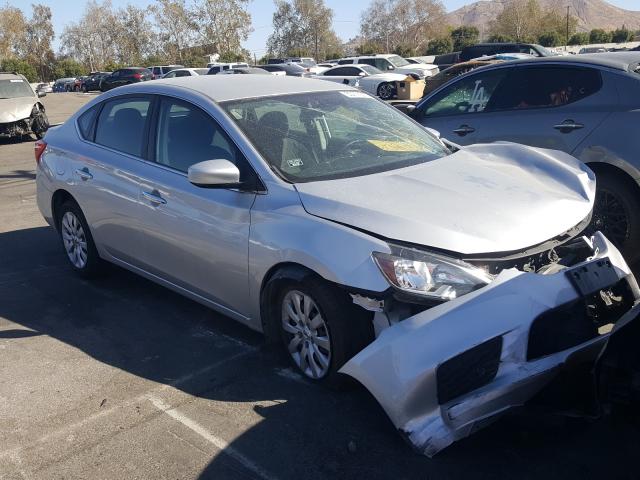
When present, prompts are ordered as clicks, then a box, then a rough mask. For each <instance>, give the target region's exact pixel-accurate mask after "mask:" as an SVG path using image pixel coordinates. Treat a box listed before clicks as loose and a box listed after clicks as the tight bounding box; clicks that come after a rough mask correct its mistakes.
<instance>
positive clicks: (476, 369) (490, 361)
mask: <svg viewBox="0 0 640 480" xmlns="http://www.w3.org/2000/svg"><path fill="white" fill-rule="evenodd" d="M501 353H502V337H496V338H493V339H491V340H489V341H486V342H484V343H481V344H480V345H477V346H475V347H473V348H471V349H469V350H467V351H466V352H463V353H461V354H459V355H456V356H455V357H453V358H450V359H449V360H447V361H446V362H443V363H442V364H440V366H439V367H438V370H437V371H436V380H437V384H438V403H439V404H441V405H442V404H444V403H447V402H449V401H451V400H453V399H454V398H457V397H459V396H461V395H464V394H465V393H469V392H471V391H473V390H475V389H477V388H480V387H482V386H483V385H486V384H488V383H489V382H491V381H492V380H493V379H494V378H495V376H496V374H497V373H498V367H499V365H500V355H501Z"/></svg>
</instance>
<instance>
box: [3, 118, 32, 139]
mask: <svg viewBox="0 0 640 480" xmlns="http://www.w3.org/2000/svg"><path fill="white" fill-rule="evenodd" d="M30 133H31V119H30V118H24V119H22V120H18V121H17V122H9V123H0V138H16V137H21V136H23V135H29V134H30Z"/></svg>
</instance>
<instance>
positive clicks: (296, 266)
mask: <svg viewBox="0 0 640 480" xmlns="http://www.w3.org/2000/svg"><path fill="white" fill-rule="evenodd" d="M309 276H313V277H316V278H319V279H322V280H325V281H326V279H324V278H323V277H322V276H321V275H319V274H318V273H317V272H315V271H313V270H311V269H310V268H309V267H305V266H304V265H302V264H300V263H295V262H281V263H278V264H276V265H273V266H272V267H271V268H270V269H269V270H268V271H267V273H266V274H265V276H264V277H263V279H262V283H261V285H260V321H261V323H262V331H263V333H264V336H265V338H266V340H267V342H268V343H276V342H277V341H278V339H279V335H280V333H279V329H278V328H279V327H278V324H277V322H276V321H275V319H276V316H277V315H276V311H275V310H276V309H277V308H278V305H276V302H275V296H276V295H277V293H278V288H279V286H280V285H282V284H283V283H284V282H286V281H289V280H293V281H297V282H301V281H302V280H304V279H305V278H307V277H309Z"/></svg>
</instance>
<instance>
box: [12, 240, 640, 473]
mask: <svg viewBox="0 0 640 480" xmlns="http://www.w3.org/2000/svg"><path fill="white" fill-rule="evenodd" d="M0 252H2V256H0V317H2V318H6V319H8V320H9V321H11V322H13V323H15V324H17V325H19V326H21V327H22V328H24V329H27V330H20V329H15V330H19V331H27V332H30V333H29V334H33V335H48V336H50V337H52V338H55V339H57V340H59V341H61V342H64V343H66V344H68V345H70V346H73V347H74V348H77V349H79V350H81V351H83V352H84V353H86V354H87V355H89V356H90V357H92V358H94V359H96V360H98V361H100V362H103V363H105V364H108V365H111V366H113V367H115V368H118V369H120V370H122V371H125V372H128V373H130V374H132V375H136V376H138V377H140V378H144V379H148V380H152V381H154V382H157V383H158V384H164V385H167V384H169V385H173V386H175V387H176V388H178V389H180V390H182V391H184V392H185V393H188V394H190V395H193V396H194V397H196V398H198V399H203V400H205V401H206V400H215V401H217V402H239V403H242V402H262V403H263V404H266V405H268V406H264V405H263V406H257V405H255V406H253V411H254V412H255V413H257V414H258V415H259V416H260V417H261V418H262V420H261V421H259V422H258V423H256V424H255V425H254V426H253V427H252V428H250V429H248V430H246V431H245V432H243V433H242V434H241V435H239V436H237V437H235V439H234V440H233V441H232V442H231V444H230V446H229V449H232V450H233V452H240V453H241V454H242V455H244V456H245V457H247V458H250V459H251V461H252V462H253V463H254V464H256V465H259V466H260V468H261V469H262V470H263V471H264V472H268V473H269V474H270V476H272V477H274V478H308V479H313V478H368V479H372V478H398V479H403V478H417V477H418V478H427V477H430V478H431V477H432V478H447V479H450V478H465V479H467V478H469V477H472V478H520V479H524V478H542V477H544V478H575V477H577V476H580V477H583V478H633V472H636V473H637V472H638V470H637V469H636V467H635V462H636V457H637V451H638V449H639V448H640V435H638V433H639V429H638V428H637V426H636V425H632V424H630V423H629V422H626V421H618V420H616V419H604V420H601V421H598V422H595V423H593V424H588V423H582V422H579V423H577V424H575V425H574V424H570V423H567V422H566V421H565V420H564V419H560V418H559V417H551V416H538V415H531V414H525V415H523V414H520V413H518V412H516V413H515V414H513V415H509V416H506V417H504V418H503V419H502V420H501V421H499V422H497V423H495V424H493V425H491V426H490V427H488V428H487V429H485V430H483V431H481V432H479V433H477V434H475V435H473V436H472V437H470V438H469V439H466V440H463V441H461V442H459V443H458V444H456V445H454V446H452V447H451V448H449V449H447V450H445V451H443V452H442V453H440V454H439V455H438V456H436V457H435V458H434V459H427V458H426V457H423V456H420V455H418V454H416V453H414V452H412V451H411V449H410V448H409V447H408V446H407V445H406V444H405V443H404V442H403V441H402V439H401V438H400V435H398V434H397V433H396V432H395V429H394V427H393V426H392V424H391V423H390V422H389V421H388V419H387V417H386V415H385V414H384V412H383V411H382V409H381V408H380V407H379V405H378V404H377V403H376V401H375V400H374V399H373V398H372V397H371V396H370V395H369V394H368V392H367V391H366V390H365V389H363V388H355V389H354V390H352V391H350V392H346V393H337V392H332V391H328V390H325V389H323V388H320V387H318V386H316V385H311V384H308V383H307V382H306V381H304V380H302V379H301V378H299V377H297V376H296V375H295V374H291V372H292V371H291V370H289V369H288V366H287V363H286V362H285V361H284V359H283V358H282V357H281V356H280V355H278V354H277V353H274V351H273V350H272V349H270V348H267V347H265V346H264V344H263V341H262V337H261V335H259V334H257V333H255V332H253V331H251V330H249V329H248V328H246V327H243V326H241V325H239V324H238V323H236V322H234V321H233V320H231V319H229V318H226V317H224V316H222V315H219V314H217V313H215V312H212V311H211V310H209V309H207V308H205V307H203V306H201V305H199V304H197V303H195V302H192V301H190V300H188V299H185V298H184V297H181V296H180V295H177V294H174V293H173V292H171V291H169V290H167V289H165V288H163V287H160V286H158V285H155V284H153V283H152V282H149V281H147V280H145V279H143V278H140V277H138V276H136V275H134V274H132V273H129V272H127V271H124V270H121V269H119V268H116V267H113V268H110V269H109V271H108V272H107V274H106V275H104V276H103V277H101V278H98V279H96V280H92V281H87V280H83V279H81V278H79V277H78V276H77V275H75V274H74V272H72V270H71V268H70V267H68V266H67V263H66V259H65V258H64V253H63V251H62V248H61V247H60V245H59V241H58V238H57V235H56V233H55V232H54V230H53V229H51V228H49V227H40V228H30V229H25V230H17V231H12V232H7V233H0ZM9 332H11V331H9ZM5 335H8V336H9V337H11V335H15V336H14V337H13V340H12V341H16V342H19V341H27V339H26V338H25V337H22V338H21V337H20V335H21V334H11V333H8V334H6V333H5ZM24 335H27V334H24ZM0 338H1V337H0ZM5 338H6V337H5ZM230 357H234V358H235V359H234V360H230V361H228V362H226V363H224V361H225V359H228V358H230ZM221 362H222V363H221ZM218 364H220V365H221V367H220V368H215V369H211V370H207V369H208V368H209V367H210V366H212V365H218ZM194 372H206V373H204V374H201V375H195V376H193V377H189V376H190V375H191V374H193V373H194ZM180 379H187V380H182V381H181V380H180ZM198 405H199V406H200V407H201V409H203V411H202V415H203V416H204V417H205V420H206V416H207V415H220V414H219V413H216V410H215V409H214V410H212V411H211V412H209V410H208V409H207V403H206V402H205V403H203V404H202V405H200V404H198ZM207 412H209V413H207ZM217 412H219V409H218V410H217ZM213 433H214V434H218V432H213ZM211 458H212V460H211V461H210V463H209V465H208V466H207V467H206V468H205V469H204V471H203V472H202V473H201V476H200V478H202V479H205V478H206V479H209V478H248V477H249V478H256V477H258V478H259V475H256V473H255V471H251V470H250V469H248V470H247V469H246V465H242V464H241V463H242V462H238V461H237V456H235V457H234V455H232V454H229V455H225V454H224V453H219V452H218V451H217V450H215V449H213V448H212V450H211Z"/></svg>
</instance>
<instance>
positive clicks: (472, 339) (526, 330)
mask: <svg viewBox="0 0 640 480" xmlns="http://www.w3.org/2000/svg"><path fill="white" fill-rule="evenodd" d="M471 261H472V262H473V263H474V264H475V266H482V268H483V269H484V270H485V271H486V272H487V274H488V275H492V276H493V275H495V276H494V278H493V280H492V281H491V282H490V283H488V284H487V285H486V286H483V287H481V288H478V289H476V290H475V291H472V292H470V293H467V294H465V295H463V296H459V297H457V298H453V299H451V300H449V301H446V302H442V303H439V304H437V305H435V306H433V307H432V308H429V309H426V310H424V311H421V312H419V313H417V314H414V315H413V316H409V317H408V318H404V317H406V316H407V307H405V309H404V310H403V309H402V308H395V310H394V309H390V308H389V306H388V305H386V306H385V303H389V304H394V300H393V299H391V301H390V302H385V301H381V300H380V299H368V298H365V297H363V296H360V295H354V301H355V302H356V303H358V304H359V305H361V306H363V307H364V308H368V309H369V310H373V311H375V312H376V313H375V320H374V325H375V326H376V333H377V334H378V338H377V339H376V340H375V341H374V342H373V343H372V344H370V345H369V346H368V347H366V348H365V349H364V350H362V351H361V352H360V353H359V354H358V355H356V356H355V357H354V358H352V359H351V360H350V361H349V362H347V363H346V364H345V365H344V366H343V367H342V369H341V372H342V373H345V374H348V375H350V376H352V377H354V378H356V379H357V380H358V381H360V382H361V383H362V384H363V385H364V386H365V387H366V388H367V389H368V390H369V391H370V392H371V393H372V394H373V395H374V396H375V397H376V399H377V400H378V402H379V403H380V404H381V405H382V407H383V408H384V409H385V411H386V412H387V414H388V415H389V417H390V418H391V420H392V422H393V423H394V425H395V426H396V427H397V428H398V429H399V431H400V432H401V433H402V434H403V436H404V437H405V438H406V439H407V440H408V441H409V443H410V444H411V445H412V446H413V447H414V448H415V449H416V450H418V451H419V452H421V453H423V454H425V455H427V456H433V455H435V454H436V453H437V452H439V451H440V450H442V449H443V448H445V447H447V446H448V445H450V444H451V443H453V442H455V441H456V440H459V439H461V438H464V437H467V436H468V435H470V434H472V433H474V432H475V431H477V430H478V429H480V428H482V427H483V426H485V425H487V424H488V423H490V422H491V421H493V420H495V419H496V418H497V417H498V416H499V415H500V414H502V413H504V412H505V411H507V410H509V409H511V408H512V407H515V406H520V405H523V404H524V403H526V402H528V401H529V400H531V399H532V398H533V397H534V396H536V395H538V394H539V393H540V392H541V391H542V390H543V389H544V388H545V387H547V386H548V385H549V384H550V383H551V382H552V381H553V380H554V379H556V378H558V376H559V374H560V373H561V372H565V371H567V370H572V368H573V367H576V366H580V368H583V369H584V366H585V365H587V366H588V368H587V371H588V372H589V376H590V378H589V380H591V385H594V386H598V388H597V392H596V393H598V394H600V395H602V394H603V393H604V392H607V391H608V392H610V388H609V387H608V384H607V382H606V381H605V384H603V381H604V380H603V379H610V378H615V379H617V380H619V377H620V375H619V370H618V369H617V364H618V363H619V361H620V358H623V359H625V358H626V357H624V355H623V354H621V353H620V352H619V351H617V350H619V348H616V351H615V352H613V351H612V350H613V348H612V345H614V344H615V345H622V346H627V345H628V343H625V341H624V336H625V335H626V333H625V332H628V331H630V330H629V326H630V325H636V324H637V323H638V322H634V321H635V320H636V318H637V317H638V316H639V315H640V303H639V299H640V290H639V289H638V284H637V282H636V280H635V278H634V277H633V275H632V273H631V270H630V269H629V267H628V266H627V264H626V262H625V261H624V259H623V258H622V256H621V255H620V253H619V252H618V250H617V249H616V248H615V247H614V246H613V245H612V244H611V243H610V242H609V241H608V240H607V239H606V238H605V237H604V236H603V235H602V234H601V233H600V232H596V233H595V235H594V236H593V237H592V238H591V239H590V240H588V239H587V238H586V237H581V238H577V239H575V240H573V241H570V242H567V244H565V245H563V246H562V248H556V249H552V250H549V251H547V252H543V253H542V254H536V255H531V256H528V257H527V258H526V259H524V260H523V259H501V260H499V261H485V260H482V259H474V260H471ZM395 305H398V302H397V301H396V302H395ZM408 308H409V309H410V310H413V311H412V312H411V313H415V306H414V307H408ZM422 308H426V307H422ZM420 309H421V308H418V309H417V310H420ZM399 311H402V312H403V313H398V312H399ZM403 318H404V319H403ZM636 326H637V325H636ZM621 339H622V340H621ZM621 355H622V357H621ZM627 374H628V372H627V373H625V374H624V375H627ZM624 375H623V376H624ZM596 377H597V378H596ZM625 378H626V377H625ZM598 382H599V383H598Z"/></svg>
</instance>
